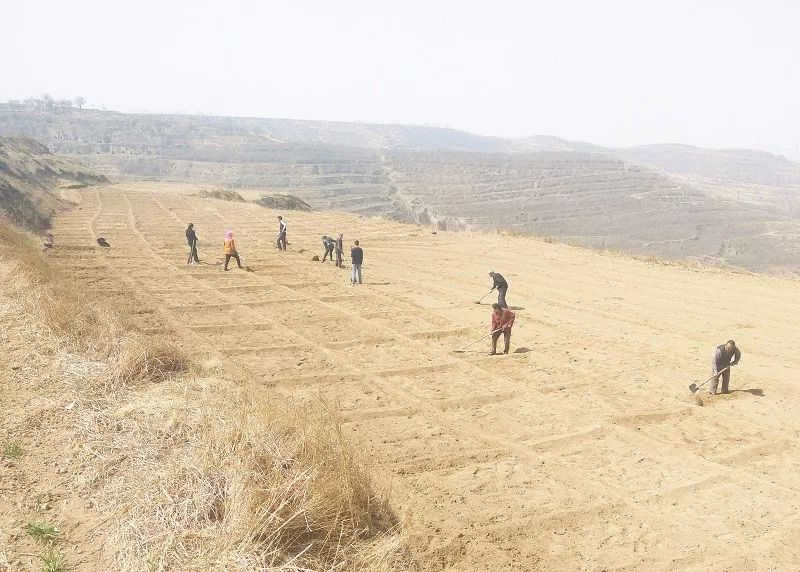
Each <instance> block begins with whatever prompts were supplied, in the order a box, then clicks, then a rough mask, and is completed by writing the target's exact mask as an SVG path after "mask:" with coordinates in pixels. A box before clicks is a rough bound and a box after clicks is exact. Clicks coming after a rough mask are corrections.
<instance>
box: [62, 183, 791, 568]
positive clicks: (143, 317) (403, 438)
mask: <svg viewBox="0 0 800 572" xmlns="http://www.w3.org/2000/svg"><path fill="white" fill-rule="evenodd" d="M193 192H195V191H194V190H193V189H192V188H190V187H187V186H177V185H174V186H169V185H165V184H157V183H137V182H128V183H123V184H117V185H113V186H108V187H97V188H90V189H83V190H73V191H68V194H67V196H66V197H65V198H67V199H70V200H73V201H79V204H78V206H77V207H76V208H74V209H72V210H71V211H69V212H68V213H66V214H63V215H60V216H59V217H57V218H56V220H55V223H54V229H53V235H54V243H55V248H54V249H53V251H52V253H53V257H54V258H56V259H58V261H59V262H60V263H61V264H63V265H66V266H67V267H69V268H70V269H71V271H72V272H73V274H74V276H75V279H76V280H79V281H81V282H82V283H85V284H86V287H87V288H93V289H97V290H102V291H103V292H104V293H106V294H107V295H108V296H110V297H114V296H119V300H118V302H119V304H125V305H129V306H133V307H134V308H135V317H134V320H135V321H136V325H137V326H138V327H139V328H140V329H142V330H143V331H148V332H168V333H172V334H174V336H175V337H176V338H178V339H181V340H183V341H184V342H185V344H186V345H187V347H189V348H191V351H192V352H193V353H196V354H198V355H206V354H207V355H208V356H209V359H212V358H214V359H222V360H224V361H225V362H226V363H227V364H228V366H229V372H230V375H231V377H232V378H235V379H241V380H245V381H244V383H246V384H247V385H248V387H250V388H252V392H254V394H256V393H259V394H261V393H265V392H269V393H271V394H273V395H278V396H285V398H286V399H287V400H292V401H295V402H297V401H306V400H307V401H312V400H320V399H322V400H325V401H326V402H328V403H331V404H338V408H339V410H340V411H341V414H342V416H343V417H344V419H345V421H346V422H345V427H346V430H348V431H351V432H352V434H353V435H354V436H355V437H356V438H357V439H359V440H360V441H362V442H363V443H364V446H365V447H366V448H367V450H368V453H369V455H370V456H371V457H372V458H373V459H374V460H375V462H376V464H377V465H378V467H379V469H380V471H381V472H382V473H384V474H385V475H386V476H387V478H390V479H391V480H392V482H393V487H394V489H395V493H394V502H395V504H396V505H397V506H398V508H399V510H400V512H401V513H403V514H405V515H406V517H407V520H408V523H409V526H410V528H411V530H412V532H413V535H414V538H415V539H416V542H417V544H418V545H419V546H420V547H421V548H420V551H421V554H422V558H423V564H424V566H425V568H426V569H431V570H435V569H447V570H463V571H467V570H493V571H494V570H512V569H513V570H597V571H600V570H676V571H677V570H681V571H683V570H710V569H713V570H797V569H798V568H800V484H798V480H797V474H798V471H799V470H800V453H798V449H797V447H796V442H797V439H798V437H800V406H799V405H798V403H799V401H798V398H799V397H800V395H799V394H798V393H799V392H798V389H797V381H798V379H797V376H798V374H797V372H798V370H800V357H798V352H797V351H796V348H795V345H796V342H797V340H798V339H800V326H798V322H797V317H798V316H800V298H799V297H798V290H799V289H800V283H798V282H797V281H792V280H790V279H785V278H779V277H775V276H764V275H756V274H748V273H726V272H723V271H708V270H697V269H692V268H688V267H683V266H681V265H677V264H672V265H663V264H657V263H654V262H643V261H638V260H634V259H631V258H626V257H622V256H617V255H613V254H610V253H606V254H604V253H599V252H593V251H589V250H583V249H580V248H576V247H571V246H566V245H559V244H549V243H546V242H541V241H536V240H534V239H531V238H524V237H516V236H515V237H508V236H498V235H492V234H481V233H477V232H475V233H472V232H464V233H453V232H440V233H438V234H435V235H434V234H431V233H430V232H429V231H428V230H426V229H423V228H420V227H417V226H413V225H405V224H400V223H396V222H389V221H384V220H380V219H368V218H361V217H359V216H358V215H354V214H345V213H339V212H310V213H294V212H285V213H281V214H283V215H284V216H285V217H286V219H287V221H288V224H289V240H290V247H289V251H288V252H279V251H278V250H276V249H275V247H274V245H273V244H272V241H273V239H274V237H275V234H276V220H275V219H276V215H277V214H279V213H277V212H275V211H270V210H268V209H265V208H262V207H259V206H255V205H252V204H240V203H226V202H221V201H216V200H208V199H200V198H196V197H193V196H191V193H193ZM189 222H193V223H194V224H195V226H196V229H197V232H198V236H199V237H200V241H201V242H200V247H199V250H200V257H201V259H202V260H203V262H204V264H201V265H198V266H186V265H185V260H186V245H185V240H184V236H183V231H184V229H185V227H186V225H187V223H189ZM227 229H231V230H233V231H234V233H235V234H236V242H237V245H238V247H239V252H240V253H241V254H242V255H243V256H244V259H245V263H246V264H247V265H248V266H249V267H250V268H251V270H252V271H251V272H245V271H240V270H236V269H234V270H232V271H230V272H223V271H222V267H221V261H220V259H221V250H222V248H221V246H222V234H223V232H224V231H225V230H227ZM338 232H343V233H344V234H345V241H346V243H347V244H348V245H349V244H350V243H351V241H352V240H353V239H359V240H360V241H361V243H362V246H363V247H364V250H365V253H366V254H365V266H364V276H365V281H366V283H365V284H364V285H363V286H361V287H352V286H350V285H349V283H348V275H349V274H348V272H347V271H344V270H339V269H336V268H334V266H333V264H332V263H325V264H321V263H319V262H312V261H311V256H312V255H313V254H319V255H321V254H322V252H321V242H320V236H321V235H323V234H334V233H338ZM98 236H103V237H105V238H106V239H107V240H108V241H109V243H110V244H111V248H110V249H100V248H98V247H97V246H96V244H95V243H94V239H95V238H96V237H98ZM300 249H305V251H304V252H299V251H300ZM489 268H493V269H495V270H497V271H499V272H501V273H503V274H504V276H505V277H506V278H507V279H508V280H509V282H510V284H511V288H510V290H509V294H508V300H509V303H510V304H511V305H512V306H513V307H516V308H518V309H517V325H516V326H515V328H514V337H513V340H512V351H514V352H515V353H512V354H511V355H508V356H500V357H491V356H488V355H486V351H487V350H488V344H478V345H476V346H474V351H470V352H467V353H461V354H459V353H454V352H453V351H452V350H453V349H454V348H458V347H460V346H462V345H464V344H465V343H467V342H468V341H470V340H472V339H475V338H477V337H479V336H480V335H482V334H485V333H487V332H488V324H489V318H490V315H489V314H490V307H489V305H488V304H489V303H490V302H491V301H492V300H491V297H487V298H486V300H485V301H484V304H483V305H476V304H474V303H473V302H474V301H475V300H476V299H477V298H479V297H480V296H481V295H482V294H483V293H484V292H485V291H487V290H488V289H489V287H490V282H489V278H488V277H487V275H486V274H487V271H488V270H489ZM122 286H127V287H129V286H134V287H135V291H136V292H138V298H137V299H130V298H128V297H127V295H126V294H122V292H123V289H122ZM117 291H119V292H120V293H119V294H116V293H115V292H117ZM728 338H734V339H735V340H736V341H737V344H738V345H739V346H740V347H741V349H742V352H743V357H742V362H741V364H740V365H739V366H737V367H736V368H735V369H734V372H733V376H732V383H731V387H732V389H733V390H734V391H733V392H732V393H731V394H729V395H720V396H715V397H706V398H704V401H705V406H704V407H698V406H697V405H695V404H694V402H693V401H692V399H691V398H690V394H689V393H688V390H687V386H688V384H689V383H691V382H693V381H702V380H704V379H705V378H706V377H707V375H708V370H709V367H710V356H711V353H712V351H713V348H714V346H716V345H717V344H719V343H722V342H723V341H725V340H726V339H728Z"/></svg>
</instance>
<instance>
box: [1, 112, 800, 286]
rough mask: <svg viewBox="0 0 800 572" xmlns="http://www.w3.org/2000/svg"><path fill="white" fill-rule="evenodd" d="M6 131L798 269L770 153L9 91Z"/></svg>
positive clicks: (410, 213) (604, 242) (96, 161)
mask: <svg viewBox="0 0 800 572" xmlns="http://www.w3.org/2000/svg"><path fill="white" fill-rule="evenodd" d="M0 133H4V134H10V133H21V134H24V135H27V136H33V137H37V138H39V139H40V140H42V141H44V142H45V143H46V144H47V145H48V146H49V147H50V148H51V149H53V150H54V151H56V152H58V153H64V154H68V155H72V156H74V157H77V158H79V159H80V160H81V161H82V162H84V163H85V164H87V165H89V166H90V167H91V168H92V169H93V170H95V171H96V172H99V173H103V174H105V175H106V176H109V177H112V178H130V179H150V180H162V181H183V182H189V183H196V184H203V185H205V184H211V185H216V186H223V187H229V188H232V189H237V190H239V191H241V192H243V193H244V192H248V193H250V198H251V199H257V198H258V197H259V196H260V194H262V193H267V194H274V193H279V194H291V195H294V196H296V197H298V198H300V199H302V200H303V201H305V202H307V203H308V204H310V205H311V206H312V207H314V208H335V209H340V210H347V211H351V212H356V213H359V214H363V215H379V216H387V217H392V218H396V219H400V220H406V221H413V222H417V223H420V224H426V225H427V224H430V225H434V226H435V227H437V228H440V229H458V228H465V227H475V228H486V229H513V230H515V231H519V232H530V233H536V234H546V235H551V236H554V237H557V238H561V239H568V240H572V241H575V242H578V243H581V244H587V245H591V246H597V247H614V248H621V249H624V250H627V251H630V252H635V253H653V254H657V255H664V256H670V257H693V258H700V259H703V260H706V261H708V262H711V263H724V264H734V265H740V266H747V267H749V268H753V269H758V270H772V271H774V270H783V269H795V268H797V266H798V262H797V260H798V258H799V257H800V220H799V217H800V192H799V191H800V177H798V174H797V169H798V166H797V165H796V164H794V163H791V162H789V161H787V160H785V159H783V158H781V157H777V156H774V155H770V154H769V153H760V152H756V151H747V150H735V151H725V150H707V149H697V148H694V147H686V146H674V145H653V146H647V147H636V148H628V149H611V148H604V147H599V146H596V145H592V144H591V143H585V142H576V141H568V140H565V139H560V138H558V137H553V136H533V137H529V138H526V139H501V138H495V137H484V136H480V135H474V134H470V133H465V132H462V131H457V130H453V129H446V128H438V127H423V126H403V125H374V124H363V123H344V122H330V121H295V120H289V119H254V118H233V117H205V116H180V115H143V114H122V113H117V112H110V111H97V110H78V109H51V110H36V109H31V108H26V107H23V106H8V105H6V106H0Z"/></svg>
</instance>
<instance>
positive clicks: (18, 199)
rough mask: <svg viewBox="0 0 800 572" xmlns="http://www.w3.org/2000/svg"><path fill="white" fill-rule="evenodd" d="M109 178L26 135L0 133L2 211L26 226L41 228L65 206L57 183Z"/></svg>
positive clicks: (69, 185)
mask: <svg viewBox="0 0 800 572" xmlns="http://www.w3.org/2000/svg"><path fill="white" fill-rule="evenodd" d="M103 182H107V179H106V178H105V177H103V176H102V175H96V174H94V173H92V172H91V171H89V170H88V169H86V168H85V167H83V166H82V165H80V164H79V163H77V162H74V161H69V160H66V159H64V158H61V157H58V156H56V155H53V153H51V152H50V151H49V150H48V149H47V147H45V146H44V145H42V144H41V143H39V142H37V141H34V140H33V139H28V138H25V137H0V213H2V214H4V215H5V216H6V217H8V218H9V219H11V220H12V221H13V222H15V223H16V224H18V225H19V226H21V227H23V228H27V229H29V230H34V231H37V232H41V231H43V230H45V229H46V228H48V226H49V221H50V217H51V216H52V215H53V214H54V213H55V211H56V210H57V209H59V208H61V207H63V206H64V204H65V203H64V201H63V200H62V199H61V198H60V197H59V196H58V194H57V192H56V188H57V187H62V188H79V187H85V186H87V185H92V184H98V183H103Z"/></svg>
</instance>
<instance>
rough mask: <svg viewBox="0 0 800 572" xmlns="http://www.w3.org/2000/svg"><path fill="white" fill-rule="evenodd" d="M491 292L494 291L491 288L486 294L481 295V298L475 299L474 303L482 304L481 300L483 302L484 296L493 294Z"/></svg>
mask: <svg viewBox="0 0 800 572" xmlns="http://www.w3.org/2000/svg"><path fill="white" fill-rule="evenodd" d="M491 293H492V291H491V290H489V291H488V292H487V293H486V294H484V295H483V296H481V297H480V299H479V300H475V302H473V303H474V304H480V303H481V302H483V299H484V298H486V296H488V295H489V294H491Z"/></svg>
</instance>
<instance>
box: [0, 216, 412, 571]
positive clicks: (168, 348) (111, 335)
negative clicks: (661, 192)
mask: <svg viewBox="0 0 800 572" xmlns="http://www.w3.org/2000/svg"><path fill="white" fill-rule="evenodd" d="M0 284H2V288H3V293H4V294H5V295H10V296H12V297H13V300H14V303H15V304H16V305H18V306H19V307H20V308H21V309H22V311H23V312H24V313H25V315H26V316H27V318H26V319H25V320H20V321H18V323H19V324H30V326H28V325H25V326H20V327H25V328H27V327H30V328H31V330H33V329H36V328H41V326H45V328H46V329H48V330H50V331H51V332H52V336H50V335H48V337H47V339H46V340H45V338H37V337H36V336H34V335H32V334H30V332H27V334H25V337H26V339H27V338H28V337H29V338H30V339H31V340H34V343H33V345H36V344H40V345H41V348H36V347H31V348H30V351H34V352H37V351H40V352H41V355H49V353H48V352H52V348H51V347H50V345H48V344H52V343H55V344H56V345H57V347H58V351H57V352H52V353H53V355H54V360H55V359H57V358H56V356H61V358H64V356H65V355H68V356H69V360H64V361H65V362H68V363H70V364H71V366H70V367H71V368H72V369H71V370H70V371H68V372H63V377H60V379H63V380H64V382H63V384H61V385H60V387H59V388H58V390H57V393H56V394H54V395H53V397H47V396H48V395H50V394H49V393H48V391H49V390H50V389H51V388H50V387H47V388H42V387H40V386H39V385H37V384H41V383H43V382H42V381H41V380H40V379H39V378H36V379H33V378H32V379H31V380H30V383H26V384H24V385H21V386H20V388H21V389H20V391H23V390H25V391H30V392H32V393H31V396H33V394H36V398H37V401H38V405H37V407H40V410H47V409H48V408H53V409H57V410H58V411H60V412H61V413H60V414H59V415H58V416H54V417H53V418H52V419H51V420H50V422H49V423H47V424H46V425H42V426H39V425H37V427H39V429H37V431H38V432H39V433H38V434H37V439H38V440H39V441H38V442H41V443H58V447H60V448H62V449H60V450H59V453H61V452H63V451H64V450H66V451H71V453H70V454H71V455H75V457H74V459H72V460H69V459H65V458H64V457H63V456H61V457H60V458H61V462H62V463H71V465H70V466H69V467H66V466H65V467H64V471H65V472H64V473H63V474H74V477H73V478H74V481H73V482H72V484H71V485H70V487H71V488H72V490H73V491H74V494H75V496H76V499H75V503H74V504H76V505H77V506H87V504H88V505H89V506H92V507H95V508H93V509H92V511H87V512H86V514H83V515H81V516H80V517H79V518H80V519H81V522H82V523H84V524H85V526H86V527H88V528H90V529H91V530H94V531H103V532H102V534H103V538H102V539H101V540H100V541H98V542H97V545H98V548H97V550H98V551H99V552H98V553H94V554H93V555H92V556H91V557H88V556H84V557H83V559H84V561H85V562H88V564H89V565H91V564H92V562H94V563H95V564H96V565H97V567H96V569H104V568H103V565H102V564H101V563H102V562H114V567H113V568H114V569H117V570H123V571H140V570H142V571H143V570H147V571H167V570H181V571H187V572H193V571H201V570H202V571H204V572H206V571H228V570H242V571H245V570H246V571H267V570H270V571H286V572H289V571H306V570H341V571H353V572H355V571H377V572H380V571H386V572H389V571H396V570H413V569H416V566H415V564H414V563H413V561H412V559H411V558H410V557H409V555H408V550H407V543H406V538H405V535H404V531H403V527H402V525H401V523H400V519H399V518H398V517H397V516H396V515H395V513H394V512H393V510H392V509H391V506H390V504H389V500H388V497H389V495H388V490H387V489H386V488H385V487H381V486H379V485H377V484H376V481H375V480H373V478H372V476H371V471H370V469H369V467H368V465H367V464H366V463H365V462H364V461H363V459H365V458H366V455H363V454H362V453H361V451H359V450H358V447H357V446H356V445H355V444H354V443H352V442H351V440H350V438H349V437H346V436H345V435H344V434H343V432H342V429H341V427H340V425H339V423H338V421H337V418H336V415H335V412H331V411H329V410H326V409H325V408H324V407H323V406H322V405H320V407H318V408H316V409H314V410H313V411H312V410H308V409H296V408H294V407H291V406H287V404H286V403H271V402H253V395H252V393H251V392H249V391H248V390H246V389H243V388H242V387H241V386H239V385H238V384H236V383H234V382H232V381H229V380H220V379H213V378H208V377H202V376H201V373H200V372H199V371H198V369H196V368H194V367H193V363H192V361H191V360H190V359H189V357H188V356H187V355H186V354H185V353H184V352H183V351H182V349H181V348H179V347H177V346H175V345H174V343H173V342H171V341H170V340H168V339H165V338H160V337H146V336H142V335H138V334H133V333H131V332H128V331H126V330H125V329H124V327H123V326H122V325H121V324H123V323H124V316H117V315H115V314H114V313H113V312H110V311H106V310H102V309H100V310H98V308H99V307H100V308H101V306H98V304H97V301H96V300H91V299H89V298H87V297H86V296H85V295H84V294H83V293H81V292H78V291H77V290H76V289H75V288H74V287H71V286H70V281H69V277H62V276H59V275H58V273H57V272H55V271H54V269H53V268H52V266H51V265H50V264H49V261H48V260H47V258H46V256H44V254H42V253H41V252H40V251H39V250H38V248H37V243H36V241H35V239H32V238H31V237H30V236H28V235H27V234H25V233H22V232H19V231H17V230H15V229H13V228H10V227H4V226H3V225H2V224H0ZM19 337H20V338H21V337H23V336H19ZM37 339H41V343H40V342H38V341H35V340H37ZM51 340H55V341H54V342H53V341H51ZM81 356H83V357H81ZM81 359H83V361H84V362H85V363H86V365H87V367H85V368H81V367H80V366H81V361H80V360H81ZM53 367H56V368H57V367H58V362H54V366H53ZM78 370H81V371H84V372H85V375H84V376H83V377H82V378H80V379H78V377H80V376H76V375H75V373H74V372H75V371H78ZM154 382H158V383H154ZM44 390H48V391H44ZM17 397H19V400H18V402H19V403H24V402H25V396H22V395H18V396H17ZM46 398H49V399H52V400H53V401H52V403H49V402H44V401H43V400H44V399H46ZM64 403H69V405H67V406H66V407H65V406H64ZM37 411H39V410H37ZM15 415H18V416H19V417H21V418H25V415H26V413H25V412H24V411H16V412H15ZM42 432H48V434H47V435H45V434H43V433H42ZM20 437H21V438H24V435H21V436H20ZM16 438H17V437H15V439H16ZM26 444H27V442H25V441H23V443H22V445H18V444H17V442H16V441H13V442H10V444H9V445H8V446H7V447H6V449H7V451H6V453H7V454H8V455H10V456H13V455H16V456H17V457H21V456H22V451H23V448H22V446H23V445H26ZM12 445H13V447H12ZM25 451H26V452H25V459H26V461H28V462H29V463H30V465H31V466H35V465H36V464H37V463H44V462H46V461H49V460H50V459H51V457H52V456H53V455H54V454H56V451H55V449H54V447H51V448H50V449H48V448H46V447H43V446H38V447H35V448H29V449H25ZM23 492H24V491H23ZM87 501H90V502H88V503H87ZM95 510H96V511H97V512H98V514H94V511H95ZM52 516H53V517H54V518H55V519H56V521H58V515H52ZM88 519H96V523H94V524H93V523H91V522H87V520H88ZM31 522H32V521H31ZM101 525H102V526H101ZM29 532H30V534H31V535H34V536H36V537H37V538H38V537H42V538H44V537H53V538H55V537H54V535H55V534H57V531H56V530H55V528H52V530H51V529H50V528H47V527H46V526H43V525H41V523H38V521H36V523H35V524H33V525H31V530H30V531H29ZM93 534H98V533H97V532H95V533H93ZM66 540H67V541H70V542H72V539H69V538H68V539H66ZM67 556H68V555H67V554H65V553H64V552H62V551H61V550H59V549H58V548H56V547H54V546H50V549H49V550H48V551H47V552H45V553H42V554H40V556H39V557H40V560H41V565H42V566H43V569H45V570H50V571H52V572H59V571H61V570H65V566H66V563H67ZM0 557H4V556H3V554H2V553H0ZM86 558H91V559H93V560H90V561H87V560H86ZM105 569H108V567H106V568H105Z"/></svg>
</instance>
